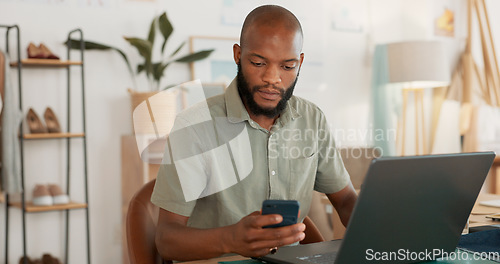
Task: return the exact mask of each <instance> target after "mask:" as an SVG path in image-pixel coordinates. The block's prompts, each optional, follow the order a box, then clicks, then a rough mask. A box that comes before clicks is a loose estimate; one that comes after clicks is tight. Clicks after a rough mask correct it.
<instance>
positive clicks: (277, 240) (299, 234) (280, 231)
mask: <svg viewBox="0 0 500 264" xmlns="http://www.w3.org/2000/svg"><path fill="white" fill-rule="evenodd" d="M281 221H283V217H282V216H281V215H279V214H270V215H261V213H260V212H253V213H251V214H249V215H247V216H245V217H243V218H242V219H241V220H240V221H239V222H238V223H236V224H234V225H231V226H228V231H229V232H225V237H224V239H223V241H224V243H225V244H226V245H225V246H226V248H227V249H228V251H229V252H233V253H237V254H239V255H242V256H245V257H259V256H264V255H267V254H269V252H270V250H271V249H272V248H274V247H281V246H285V245H289V244H292V243H295V242H298V241H301V240H303V239H304V238H305V233H304V230H305V229H306V226H305V225H304V224H303V223H298V224H294V225H290V226H283V227H278V228H263V227H264V226H267V225H273V224H278V223H281Z"/></svg>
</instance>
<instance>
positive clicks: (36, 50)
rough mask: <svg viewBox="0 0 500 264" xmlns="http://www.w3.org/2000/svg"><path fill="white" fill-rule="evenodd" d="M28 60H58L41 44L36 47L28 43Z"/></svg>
mask: <svg viewBox="0 0 500 264" xmlns="http://www.w3.org/2000/svg"><path fill="white" fill-rule="evenodd" d="M27 50H28V58H30V59H49V60H58V59H59V57H58V56H57V55H55V54H54V53H52V51H50V49H49V48H47V46H45V45H44V44H43V43H42V44H40V45H38V47H37V46H36V45H35V44H33V42H30V44H29V45H28V49H27Z"/></svg>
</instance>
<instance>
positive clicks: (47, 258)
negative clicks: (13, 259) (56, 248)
mask: <svg viewBox="0 0 500 264" xmlns="http://www.w3.org/2000/svg"><path fill="white" fill-rule="evenodd" d="M24 258H25V257H24V256H23V257H21V258H20V259H19V264H24ZM26 263H28V264H61V261H59V259H58V258H56V257H53V256H52V255H50V254H48V253H45V254H43V256H42V259H33V260H31V259H30V258H29V257H26Z"/></svg>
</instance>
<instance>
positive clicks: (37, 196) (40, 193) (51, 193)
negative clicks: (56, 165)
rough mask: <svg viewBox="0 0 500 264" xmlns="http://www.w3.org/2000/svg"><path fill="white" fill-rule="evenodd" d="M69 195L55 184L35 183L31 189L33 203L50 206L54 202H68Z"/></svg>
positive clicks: (54, 203)
mask: <svg viewBox="0 0 500 264" xmlns="http://www.w3.org/2000/svg"><path fill="white" fill-rule="evenodd" d="M68 203H69V197H68V195H67V194H64V193H63V191H62V190H61V187H59V185H57V184H49V185H41V184H37V185H35V188H34V189H33V205H36V206H51V205H56V204H68Z"/></svg>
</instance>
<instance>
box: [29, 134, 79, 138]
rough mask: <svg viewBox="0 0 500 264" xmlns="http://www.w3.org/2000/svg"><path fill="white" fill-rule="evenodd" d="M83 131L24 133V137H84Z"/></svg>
mask: <svg viewBox="0 0 500 264" xmlns="http://www.w3.org/2000/svg"><path fill="white" fill-rule="evenodd" d="M84 136H85V133H40V134H24V135H23V138H24V139H51V138H74V137H84Z"/></svg>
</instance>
